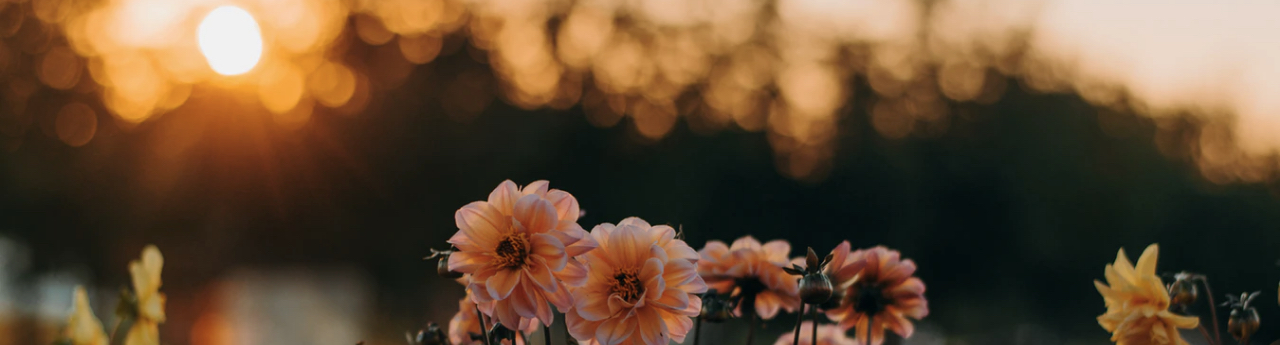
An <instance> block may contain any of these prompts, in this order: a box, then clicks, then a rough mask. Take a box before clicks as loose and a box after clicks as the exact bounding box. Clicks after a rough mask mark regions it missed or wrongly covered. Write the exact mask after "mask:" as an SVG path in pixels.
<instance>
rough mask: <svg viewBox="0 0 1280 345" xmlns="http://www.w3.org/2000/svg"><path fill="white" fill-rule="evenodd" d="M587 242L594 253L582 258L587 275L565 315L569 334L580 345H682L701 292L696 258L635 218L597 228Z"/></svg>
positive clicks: (666, 231)
mask: <svg viewBox="0 0 1280 345" xmlns="http://www.w3.org/2000/svg"><path fill="white" fill-rule="evenodd" d="M591 237H593V238H595V240H596V242H597V243H599V248H597V249H596V250H593V251H591V252H589V253H587V254H586V255H585V256H584V261H586V262H587V266H588V270H589V272H590V273H589V274H588V275H587V282H586V284H585V285H583V286H582V287H579V288H575V289H574V295H576V296H577V298H576V300H575V303H574V308H573V310H571V311H570V312H568V313H566V314H565V320H566V321H567V322H568V326H569V334H571V335H572V336H573V337H574V338H576V339H579V340H582V341H583V342H584V343H585V344H602V345H617V344H646V345H665V344H667V343H668V342H669V341H673V340H674V341H676V342H683V341H684V338H685V336H686V335H687V334H688V333H689V330H690V329H692V328H693V320H692V319H691V318H690V317H693V316H697V315H698V313H699V312H700V311H701V308H702V300H701V298H699V297H698V295H697V294H699V293H703V292H706V291H707V285H706V283H704V282H703V280H702V278H701V277H699V276H698V272H697V268H696V266H695V264H694V262H695V260H697V252H695V251H693V248H690V247H689V245H688V244H686V243H685V242H684V241H683V240H680V239H676V238H675V237H676V232H675V230H674V229H672V228H671V227H669V226H665V225H659V226H650V225H649V224H648V223H645V222H644V221H643V220H640V219H639V218H628V219H625V220H623V221H622V222H620V223H619V224H618V225H616V226H615V225H613V224H609V223H605V224H601V225H599V226H596V227H595V228H594V229H592V230H591Z"/></svg>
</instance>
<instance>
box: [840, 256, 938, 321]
mask: <svg viewBox="0 0 1280 345" xmlns="http://www.w3.org/2000/svg"><path fill="white" fill-rule="evenodd" d="M827 270H828V272H830V275H831V280H832V283H833V284H834V285H835V286H836V290H837V291H839V292H838V293H837V294H836V295H837V296H838V298H840V301H838V302H839V303H837V304H836V305H835V307H833V308H830V309H827V310H826V313H827V317H830V318H831V319H832V320H837V321H838V325H839V326H840V328H842V329H845V330H848V329H851V328H855V327H856V328H857V332H856V336H857V339H858V342H859V343H865V342H866V341H867V339H868V338H870V339H871V344H875V345H879V344H881V343H883V342H884V331H885V330H886V329H888V330H891V331H893V332H894V333H897V334H898V335H900V336H902V337H903V338H908V337H911V334H912V333H913V332H915V326H914V325H912V324H911V321H910V320H908V319H907V318H908V317H910V318H913V319H916V320H919V319H921V318H924V317H925V316H927V315H929V306H928V302H927V301H926V300H925V298H924V282H923V281H921V280H920V278H916V277H913V276H912V275H913V274H915V272H916V264H915V262H913V261H911V260H910V259H906V260H903V259H900V254H899V253H898V251H896V250H890V249H888V248H885V247H882V246H877V247H874V248H869V249H862V250H858V251H855V252H852V253H850V252H849V242H848V241H845V242H842V243H840V245H839V246H836V249H835V250H833V251H832V258H831V264H829V265H828V266H827ZM868 321H870V322H868ZM868 323H870V325H868Z"/></svg>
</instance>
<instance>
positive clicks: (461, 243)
mask: <svg viewBox="0 0 1280 345" xmlns="http://www.w3.org/2000/svg"><path fill="white" fill-rule="evenodd" d="M445 242H449V244H452V245H454V246H455V247H458V250H460V251H467V252H482V251H485V249H486V248H480V246H478V245H476V244H475V242H471V238H469V237H467V234H466V233H463V232H462V231H458V232H454V233H453V236H451V237H449V240H448V241H445Z"/></svg>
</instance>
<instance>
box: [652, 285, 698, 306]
mask: <svg viewBox="0 0 1280 345" xmlns="http://www.w3.org/2000/svg"><path fill="white" fill-rule="evenodd" d="M650 303H651V304H653V305H655V306H658V307H661V308H666V309H671V310H684V309H685V308H687V307H688V306H689V294H688V293H686V292H684V291H681V290H680V289H676V288H667V291H665V292H663V293H662V297H660V298H658V299H655V300H653V301H652V302H650Z"/></svg>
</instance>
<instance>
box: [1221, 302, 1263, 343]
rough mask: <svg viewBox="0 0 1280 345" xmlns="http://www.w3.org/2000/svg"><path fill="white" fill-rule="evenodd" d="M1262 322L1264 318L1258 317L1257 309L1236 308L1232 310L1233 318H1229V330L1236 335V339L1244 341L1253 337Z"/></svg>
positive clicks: (1232, 334)
mask: <svg viewBox="0 0 1280 345" xmlns="http://www.w3.org/2000/svg"><path fill="white" fill-rule="evenodd" d="M1261 324H1262V320H1261V319H1259V318H1258V310H1257V309H1253V308H1248V309H1234V310H1232V311H1231V318H1230V319H1228V320H1227V331H1228V332H1231V336H1233V337H1236V340H1242V341H1243V339H1249V337H1252V336H1253V333H1255V332H1257V331H1258V327H1260V326H1261Z"/></svg>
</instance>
